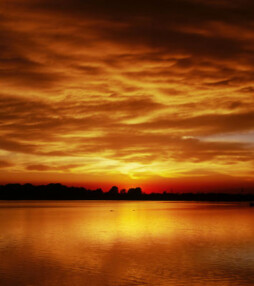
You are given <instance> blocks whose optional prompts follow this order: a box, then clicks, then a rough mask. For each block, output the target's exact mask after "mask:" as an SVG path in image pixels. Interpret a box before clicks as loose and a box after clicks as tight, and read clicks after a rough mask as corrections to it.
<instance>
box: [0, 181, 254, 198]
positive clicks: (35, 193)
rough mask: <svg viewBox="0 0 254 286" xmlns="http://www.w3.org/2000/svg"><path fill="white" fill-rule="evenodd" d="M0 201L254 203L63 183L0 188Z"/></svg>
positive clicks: (238, 195) (218, 195)
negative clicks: (89, 187) (106, 189)
mask: <svg viewBox="0 0 254 286" xmlns="http://www.w3.org/2000/svg"><path fill="white" fill-rule="evenodd" d="M0 200H142V201H214V202H215V201H217V202H218V201H221V202H234V201H235V202H236V201H243V202H244V201H245V202H246V201H254V194H253V193H244V192H243V191H241V193H217V192H216V193H172V192H163V193H150V194H146V193H143V192H142V190H141V188H139V187H137V188H130V189H129V190H125V189H122V190H120V191H119V189H118V187H116V186H113V187H112V188H111V189H110V190H109V191H107V192H103V190H102V189H96V190H90V189H86V188H83V187H67V186H64V185H62V184H48V185H40V186H34V185H32V184H24V185H21V184H7V185H0Z"/></svg>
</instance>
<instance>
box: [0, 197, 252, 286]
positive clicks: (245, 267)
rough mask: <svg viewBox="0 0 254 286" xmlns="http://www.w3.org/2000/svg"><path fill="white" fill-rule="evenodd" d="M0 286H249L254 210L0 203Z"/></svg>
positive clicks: (205, 205) (156, 204)
mask: <svg viewBox="0 0 254 286" xmlns="http://www.w3.org/2000/svg"><path fill="white" fill-rule="evenodd" d="M0 285H1V286H32V285H34V286H81V285H82V286H83V285H88V286H93V285H96V286H97V285H98V286H104V285H116V286H121V285H126V286H131V285H155V286H158V285H165V286H168V285H176V286H178V285H202V286H203V285H206V286H210V285H220V286H221V285H223V286H226V285H230V286H234V285H239V286H244V285H254V208H250V207H247V204H237V203H231V204H215V203H191V202H186V203H185V202H127V201H126V202H117V201H84V202H73V201H70V202H68V201H67V202H38V201H37V202H35V201H34V202H0Z"/></svg>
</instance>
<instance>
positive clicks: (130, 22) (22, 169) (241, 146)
mask: <svg viewBox="0 0 254 286" xmlns="http://www.w3.org/2000/svg"><path fill="white" fill-rule="evenodd" d="M253 11H254V2H253V1H252V0H241V1H240V0H234V1H229V0H228V1H227V0H156V1H155V0H153V1H149V0H148V1H147V0H146V1H144V0H135V1H133V0H128V1H125V0H123V1H116V0H109V1H106V0H104V1H103V0H54V1H52V0H2V1H1V3H0V87H1V88H0V132H1V136H0V168H1V170H0V184H5V183H18V182H19V183H27V182H29V183H34V184H41V183H43V184H44V183H52V182H60V183H63V184H67V185H81V186H85V187H86V186H87V187H102V188H104V189H107V188H109V187H110V186H112V185H118V186H119V187H126V188H128V187H131V186H141V187H142V188H143V189H144V190H145V191H147V192H150V191H163V190H172V189H173V190H179V191H182V190H211V189H217V190H221V189H225V188H231V187H233V188H248V187H251V186H254V179H253V178H254V177H253V175H254V17H253Z"/></svg>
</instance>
